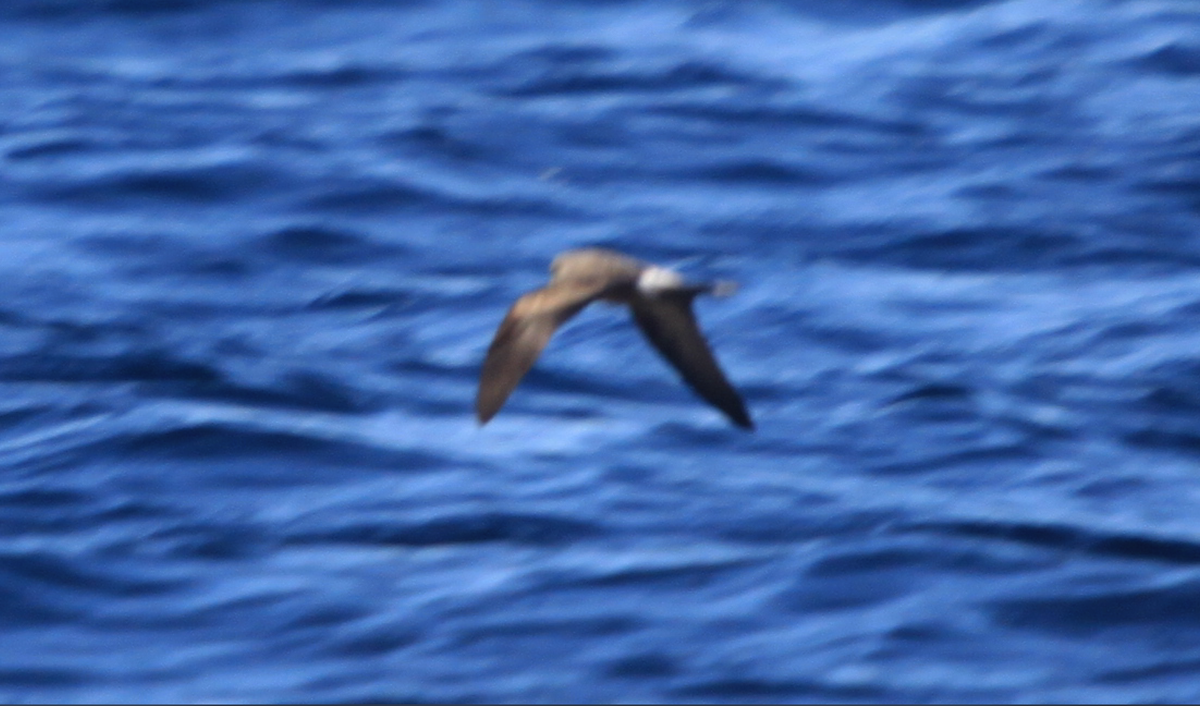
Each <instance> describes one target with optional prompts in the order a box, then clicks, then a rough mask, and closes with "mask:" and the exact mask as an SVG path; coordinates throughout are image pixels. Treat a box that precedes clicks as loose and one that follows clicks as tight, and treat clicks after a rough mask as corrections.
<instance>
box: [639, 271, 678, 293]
mask: <svg viewBox="0 0 1200 706" xmlns="http://www.w3.org/2000/svg"><path fill="white" fill-rule="evenodd" d="M681 287H683V277H682V276H680V274H679V273H678V272H676V271H675V270H668V269H667V268H665V267H647V268H646V269H644V270H642V274H640V275H638V281H637V288H638V291H640V292H642V293H643V294H651V295H653V294H658V293H659V292H664V291H667V290H670V289H679V288H681Z"/></svg>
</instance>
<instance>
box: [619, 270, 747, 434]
mask: <svg viewBox="0 0 1200 706" xmlns="http://www.w3.org/2000/svg"><path fill="white" fill-rule="evenodd" d="M694 296H695V294H694V293H685V294H676V295H671V294H664V295H661V296H653V297H637V298H635V299H634V300H633V302H632V303H631V305H630V308H631V309H632V310H633V320H634V321H636V322H637V325H638V328H640V329H641V330H642V333H644V334H646V338H648V339H650V342H651V343H652V344H654V347H655V348H657V349H658V351H659V353H662V354H663V357H665V358H666V359H667V360H668V361H669V362H670V363H671V365H673V366H674V367H675V369H676V370H678V371H679V374H680V375H682V376H683V380H684V382H686V383H687V384H688V385H690V386H691V388H692V389H693V390H695V391H696V392H697V393H698V394H699V395H700V397H702V398H704V399H705V400H706V401H707V402H708V403H709V404H711V405H713V406H714V407H716V408H717V409H719V410H721V411H722V412H724V413H725V416H727V417H729V419H730V420H732V421H733V423H734V424H737V425H738V426H740V427H744V428H746V429H753V428H754V422H753V421H751V420H750V415H749V413H747V412H746V404H745V403H744V402H743V401H742V398H741V396H740V395H738V393H737V390H735V389H733V385H730V384H729V380H727V379H726V378H725V373H723V372H721V368H720V366H718V365H717V361H716V359H715V358H713V354H712V351H711V350H710V349H709V347H708V342H707V341H705V340H704V334H702V333H700V328H699V326H697V325H696V316H695V315H694V314H693V313H692V299H693V298H694Z"/></svg>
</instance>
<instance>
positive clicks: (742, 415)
mask: <svg viewBox="0 0 1200 706" xmlns="http://www.w3.org/2000/svg"><path fill="white" fill-rule="evenodd" d="M725 414H727V415H728V416H729V419H730V420H732V421H733V423H734V424H736V425H738V426H739V427H741V428H743V429H745V430H746V431H754V420H753V419H751V418H750V414H749V413H748V412H747V411H746V409H745V408H744V407H743V408H742V409H739V410H737V411H736V413H735V412H730V411H725Z"/></svg>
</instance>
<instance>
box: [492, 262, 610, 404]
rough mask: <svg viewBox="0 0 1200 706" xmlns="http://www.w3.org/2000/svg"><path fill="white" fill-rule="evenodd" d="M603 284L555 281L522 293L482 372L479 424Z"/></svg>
mask: <svg viewBox="0 0 1200 706" xmlns="http://www.w3.org/2000/svg"><path fill="white" fill-rule="evenodd" d="M602 289H603V287H602V286H599V285H597V286H587V285H572V284H552V285H550V286H548V287H545V288H543V289H538V290H536V291H533V292H529V293H528V294H526V295H524V296H522V297H521V298H520V299H518V300H517V301H516V303H515V304H513V305H512V308H511V309H509V310H508V314H507V315H506V316H505V317H504V321H502V322H500V328H498V329H497V330H496V337H495V338H493V339H492V345H491V346H490V347H489V348H488V352H487V358H485V359H484V361H483V371H482V372H481V373H480V375H479V393H478V395H477V396H476V397H475V414H476V416H477V417H478V418H479V423H480V424H487V422H488V420H489V419H491V418H492V417H493V416H495V415H496V412H499V411H500V408H501V407H503V406H504V402H505V400H507V399H508V396H509V395H511V394H512V391H513V390H514V389H516V387H517V383H519V382H521V378H523V377H525V373H527V372H529V369H530V368H532V367H533V363H534V361H536V360H537V359H538V356H539V355H541V353H542V349H544V348H545V347H546V344H547V343H549V342H550V337H551V336H552V335H554V331H555V330H556V329H557V328H558V327H559V326H561V325H562V324H563V323H565V322H566V321H567V320H568V319H570V318H571V317H572V316H574V315H575V314H578V313H579V311H580V310H581V309H583V308H584V307H585V306H587V305H588V304H590V303H591V302H592V301H593V300H594V299H595V298H596V296H597V295H598V294H599V293H600V291H601V290H602Z"/></svg>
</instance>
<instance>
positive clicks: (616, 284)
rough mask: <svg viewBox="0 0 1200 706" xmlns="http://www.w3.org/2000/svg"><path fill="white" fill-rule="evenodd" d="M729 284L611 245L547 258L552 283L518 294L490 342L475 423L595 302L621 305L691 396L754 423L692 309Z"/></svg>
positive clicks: (495, 408) (748, 425) (737, 420)
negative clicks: (687, 274)
mask: <svg viewBox="0 0 1200 706" xmlns="http://www.w3.org/2000/svg"><path fill="white" fill-rule="evenodd" d="M734 289H736V286H735V285H733V284H732V283H729V282H709V283H703V284H693V283H688V282H685V281H684V279H683V277H681V276H680V275H679V273H678V272H675V271H674V270H669V269H666V268H664V267H658V266H655V265H651V264H649V263H646V262H642V261H640V260H635V259H634V258H631V257H628V256H625V255H622V254H621V253H618V252H614V251H612V250H604V249H600V248H589V249H584V250H569V251H567V252H564V253H562V254H560V255H559V256H558V257H556V258H554V262H552V263H551V264H550V283H549V284H548V285H546V286H545V287H543V288H541V289H538V290H535V291H532V292H529V293H527V294H525V295H524V296H522V297H521V298H520V299H517V301H516V303H515V304H513V306H512V308H511V309H509V310H508V314H507V315H506V316H505V317H504V321H502V322H501V323H500V328H499V329H497V330H496V336H495V338H494V339H492V345H491V346H490V347H489V348H488V352H487V358H486V359H484V361H483V370H482V372H481V374H480V376H479V394H478V395H477V396H476V398H475V413H476V415H477V416H478V418H479V423H480V424H481V425H482V424H487V423H488V420H490V419H491V418H492V417H494V416H495V415H496V412H499V411H500V408H501V407H503V406H504V402H505V401H506V400H507V399H508V396H509V395H510V394H512V391H513V390H514V389H515V388H516V387H517V384H518V383H519V382H520V381H521V378H523V377H524V376H525V373H527V372H529V369H530V368H532V367H533V364H534V362H535V361H536V360H537V359H538V356H539V355H541V352H542V349H544V348H545V347H546V344H547V343H548V342H549V341H550V337H551V336H552V335H553V334H554V331H555V330H557V329H558V327H559V326H561V325H562V324H564V323H566V322H567V320H569V319H570V318H571V317H572V316H574V315H575V314H578V313H579V312H580V311H581V310H583V308H584V307H586V306H587V305H588V304H591V303H592V302H594V301H597V300H600V301H604V302H608V303H612V304H625V305H627V306H628V307H629V310H630V312H631V313H632V314H633V320H634V322H635V323H636V324H637V326H638V328H640V329H641V330H642V333H643V334H645V336H646V338H647V339H648V340H649V341H650V343H651V345H653V346H654V347H655V348H656V349H658V352H659V353H661V354H662V356H663V357H664V358H666V359H667V362H669V363H670V364H671V365H672V366H674V367H675V369H676V370H677V371H679V374H680V376H681V377H682V378H683V381H684V382H686V383H687V384H688V385H689V386H691V388H692V389H693V390H695V391H696V394H698V395H700V397H702V398H703V399H704V400H705V401H707V402H708V403H709V404H711V405H712V406H714V407H716V408H717V409H719V410H721V411H722V412H724V413H725V416H727V417H729V420H730V421H732V422H733V423H734V424H736V425H738V426H740V427H743V428H745V429H753V428H754V422H753V421H751V420H750V415H749V413H747V412H746V404H745V403H744V402H743V401H742V398H741V396H740V395H738V392H737V390H735V389H734V388H733V385H730V384H729V380H727V379H726V378H725V374H724V373H723V372H721V368H720V366H718V365H717V361H716V359H715V358H714V357H713V354H712V351H711V350H709V347H708V342H707V341H705V340H704V334H702V333H701V332H700V328H699V326H697V324H696V317H695V314H693V313H692V300H693V299H695V298H696V297H697V296H698V295H701V294H713V295H716V296H725V295H727V294H729V293H731V292H732V291H733V290H734Z"/></svg>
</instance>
